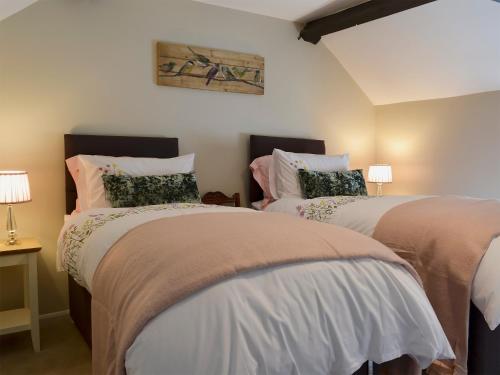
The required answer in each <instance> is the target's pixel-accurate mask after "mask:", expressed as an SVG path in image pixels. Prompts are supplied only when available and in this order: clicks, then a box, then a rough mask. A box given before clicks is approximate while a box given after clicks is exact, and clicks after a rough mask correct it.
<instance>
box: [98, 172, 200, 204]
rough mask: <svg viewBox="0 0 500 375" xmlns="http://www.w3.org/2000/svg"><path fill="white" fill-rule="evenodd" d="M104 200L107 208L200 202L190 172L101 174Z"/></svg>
mask: <svg viewBox="0 0 500 375" xmlns="http://www.w3.org/2000/svg"><path fill="white" fill-rule="evenodd" d="M102 181H103V183H104V190H105V191H106V199H107V200H108V201H110V202H111V206H112V207H115V208H118V207H139V206H151V205H155V204H165V203H200V193H199V192H198V186H197V184H196V176H195V174H194V173H178V174H172V175H167V176H141V177H131V176H126V175H106V174H105V175H103V176H102Z"/></svg>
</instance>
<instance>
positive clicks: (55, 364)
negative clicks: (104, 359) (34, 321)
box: [0, 316, 92, 375]
mask: <svg viewBox="0 0 500 375" xmlns="http://www.w3.org/2000/svg"><path fill="white" fill-rule="evenodd" d="M40 344H41V350H40V352H39V353H35V352H34V351H33V347H32V346H31V336H30V333H29V332H19V333H14V334H11V335H5V336H0V374H1V375H18V374H23V375H24V374H30V375H31V374H33V375H38V374H43V375H59V374H61V375H62V374H64V375H80V374H81V375H90V374H91V373H92V366H91V359H90V349H89V347H88V346H87V344H86V343H85V341H83V339H82V337H81V336H80V333H79V332H78V330H77V329H76V327H75V326H74V325H73V322H72V321H71V319H70V318H69V316H63V317H59V318H52V319H42V320H40Z"/></svg>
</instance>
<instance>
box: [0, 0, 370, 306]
mask: <svg viewBox="0 0 500 375" xmlns="http://www.w3.org/2000/svg"><path fill="white" fill-rule="evenodd" d="M157 40H163V41H171V42H178V43H187V44H193V45H200V46H208V47H213V48H222V49H229V50H234V51H241V52H247V53H255V54H260V55H262V56H264V57H265V59H266V93H265V95H264V96H253V95H242V94H226V93H217V92H208V91H197V90H188V89H179V88H170V87H158V86H156V85H155V83H154V43H155V41H157ZM68 132H73V133H87V134H93V133H95V134H112V135H150V136H171V137H179V139H180V149H181V153H187V152H196V153H197V163H196V168H197V172H198V176H199V184H200V190H202V191H208V190H213V189H220V190H223V191H225V192H226V193H232V192H235V191H240V192H242V193H245V189H246V182H247V164H248V163H247V162H248V161H247V155H248V150H247V142H248V135H249V134H263V135H278V136H300V137H314V138H321V139H326V141H327V148H328V152H330V153H337V152H350V153H351V156H352V165H353V167H364V168H366V167H367V165H368V164H369V163H371V162H372V161H373V160H374V156H375V154H374V109H373V107H372V105H371V103H370V102H369V100H368V99H367V98H366V96H365V95H364V94H363V93H362V92H361V91H360V89H359V88H358V86H357V85H356V84H355V83H354V82H353V81H352V79H351V78H350V77H349V75H348V74H347V73H346V72H345V70H344V69H343V68H342V67H341V66H340V64H339V62H338V61H337V60H336V59H335V57H333V55H332V54H331V53H330V52H329V51H328V50H327V49H326V48H325V47H324V46H323V45H321V44H320V45H318V46H313V45H311V44H309V43H304V42H303V41H298V40H297V30H296V28H295V26H294V25H293V24H292V23H290V22H286V21H281V20H277V19H273V18H268V17H263V16H257V15H252V14H248V13H242V12H238V11H233V10H228V9H223V8H217V7H212V6H209V5H203V4H200V3H195V2H191V1H188V0H141V1H139V0H99V1H94V0H79V1H74V0H40V1H39V2H37V3H35V4H34V5H32V6H31V7H29V8H27V9H25V10H24V11H22V12H20V13H18V14H16V15H14V16H12V17H10V18H7V19H5V20H3V21H2V22H0V169H8V168H9V169H10V168H15V169H26V170H28V172H29V173H30V179H31V184H32V195H33V202H32V203H29V204H26V205H22V206H19V207H16V213H17V218H18V224H19V226H20V228H21V234H24V235H33V236H36V237H38V238H40V239H41V241H42V243H43V245H44V249H43V251H42V253H41V256H40V257H39V262H38V265H39V287H40V311H41V313H48V312H52V311H58V310H62V309H65V308H66V307H67V290H66V280H65V277H66V276H65V274H63V273H57V272H56V271H55V246H56V239H57V235H58V233H59V230H60V228H61V226H62V223H63V214H64V174H63V172H64V169H63V168H64V164H63V134H64V133H68ZM4 215H5V209H4V208H2V207H0V223H1V221H3V220H1V218H2V217H5V216H4ZM18 271H19V270H9V271H6V270H2V271H1V272H0V309H5V308H11V307H14V306H18V305H20V304H21V303H22V297H21V290H22V289H21V278H20V274H19V272H18Z"/></svg>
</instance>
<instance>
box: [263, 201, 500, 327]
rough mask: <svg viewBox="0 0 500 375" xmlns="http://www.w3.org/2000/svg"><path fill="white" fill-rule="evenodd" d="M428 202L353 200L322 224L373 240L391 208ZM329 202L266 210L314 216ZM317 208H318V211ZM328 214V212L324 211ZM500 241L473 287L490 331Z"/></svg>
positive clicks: (498, 288) (499, 275) (495, 317)
mask: <svg viewBox="0 0 500 375" xmlns="http://www.w3.org/2000/svg"><path fill="white" fill-rule="evenodd" d="M422 198H427V197H426V196H385V197H377V198H371V199H363V198H360V199H352V201H351V200H349V201H348V202H342V198H340V201H339V203H340V205H339V206H338V208H336V209H333V210H330V211H328V213H326V214H324V215H323V216H322V217H321V218H320V220H321V221H324V222H328V223H331V224H336V225H340V226H343V227H346V228H349V229H352V230H355V231H357V232H360V233H363V234H365V235H367V236H371V235H372V234H373V232H374V231H375V227H376V225H377V223H378V221H379V220H380V219H381V218H382V216H383V215H384V214H385V213H386V212H387V211H389V210H390V209H391V208H393V207H395V206H398V205H400V204H403V203H405V202H410V201H414V200H417V199H422ZM329 199H330V198H326V199H325V198H316V199H309V200H305V199H301V198H283V199H280V200H277V201H276V202H273V203H271V204H270V205H269V206H267V207H266V209H265V210H266V211H269V212H283V213H288V214H291V215H296V216H301V212H300V211H302V215H304V213H303V212H304V208H306V207H310V208H311V214H313V212H314V211H321V210H322V209H321V208H318V207H320V204H321V202H322V201H325V202H326V201H328V200H329ZM315 207H316V208H315ZM322 211H324V212H326V209H324V210H322ZM499 265H500V238H497V239H495V240H494V241H493V242H492V243H491V245H490V247H489V249H488V250H487V252H486V255H485V256H484V258H483V259H482V261H481V263H480V265H479V268H478V270H477V273H476V276H475V278H474V281H473V283H472V301H473V302H474V304H475V305H476V306H477V308H478V309H479V310H480V311H481V312H482V313H483V315H484V318H485V320H486V322H487V323H488V326H489V327H490V329H491V330H494V329H495V328H496V327H498V326H499V325H500V272H498V267H499Z"/></svg>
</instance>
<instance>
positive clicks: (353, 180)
mask: <svg viewBox="0 0 500 375" xmlns="http://www.w3.org/2000/svg"><path fill="white" fill-rule="evenodd" d="M299 180H300V187H301V189H302V195H303V196H304V198H306V199H313V198H318V197H334V196H336V195H348V196H354V195H368V192H367V190H366V183H365V179H364V177H363V170H362V169H356V170H353V171H339V172H318V171H307V170H305V169H299Z"/></svg>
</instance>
